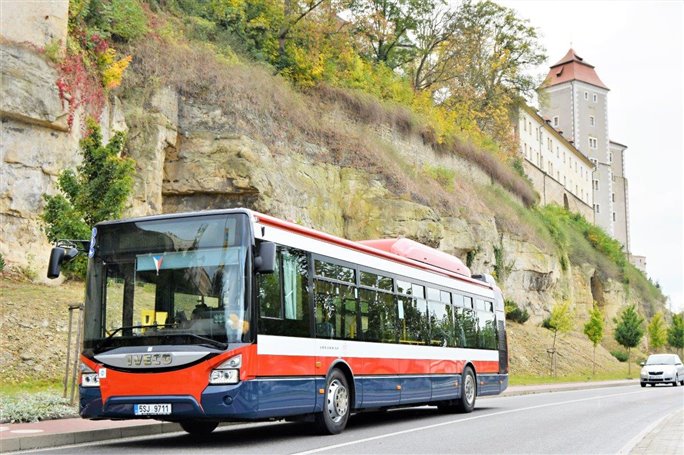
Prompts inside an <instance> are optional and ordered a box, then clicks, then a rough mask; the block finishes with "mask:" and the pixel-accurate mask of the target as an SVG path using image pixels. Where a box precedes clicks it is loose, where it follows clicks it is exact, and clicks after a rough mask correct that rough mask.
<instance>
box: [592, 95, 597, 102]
mask: <svg viewBox="0 0 684 455" xmlns="http://www.w3.org/2000/svg"><path fill="white" fill-rule="evenodd" d="M592 100H593V101H594V103H595V102H597V101H598V95H597V94H596V93H594V95H593V96H592Z"/></svg>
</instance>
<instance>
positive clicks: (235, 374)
mask: <svg viewBox="0 0 684 455" xmlns="http://www.w3.org/2000/svg"><path fill="white" fill-rule="evenodd" d="M240 367H242V354H238V355H236V356H234V357H231V358H230V359H228V360H226V361H225V362H223V363H222V364H221V365H219V366H218V367H216V368H215V369H213V370H211V374H210V375H209V384H237V383H238V382H239V381H240Z"/></svg>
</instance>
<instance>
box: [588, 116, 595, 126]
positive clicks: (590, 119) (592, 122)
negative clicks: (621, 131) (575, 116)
mask: <svg viewBox="0 0 684 455" xmlns="http://www.w3.org/2000/svg"><path fill="white" fill-rule="evenodd" d="M589 125H590V126H596V118H595V117H594V116H593V115H590V116H589Z"/></svg>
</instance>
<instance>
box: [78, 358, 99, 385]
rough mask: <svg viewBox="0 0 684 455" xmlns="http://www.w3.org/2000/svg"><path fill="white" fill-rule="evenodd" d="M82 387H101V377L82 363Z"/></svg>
mask: <svg viewBox="0 0 684 455" xmlns="http://www.w3.org/2000/svg"><path fill="white" fill-rule="evenodd" d="M81 385H82V386H83V387H100V377H99V375H98V374H97V373H95V372H94V371H93V370H92V369H91V368H90V367H89V366H88V365H86V364H85V363H81Z"/></svg>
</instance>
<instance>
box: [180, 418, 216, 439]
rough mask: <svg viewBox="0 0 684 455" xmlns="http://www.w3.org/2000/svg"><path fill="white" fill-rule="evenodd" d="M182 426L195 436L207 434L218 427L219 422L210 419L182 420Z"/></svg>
mask: <svg viewBox="0 0 684 455" xmlns="http://www.w3.org/2000/svg"><path fill="white" fill-rule="evenodd" d="M178 423H180V426H181V428H182V429H183V430H185V431H186V432H187V433H190V434H191V435H193V436H206V435H208V434H209V433H211V432H212V431H214V430H215V429H216V427H217V426H218V422H212V421H209V420H182V421H180V422H178Z"/></svg>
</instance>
